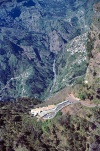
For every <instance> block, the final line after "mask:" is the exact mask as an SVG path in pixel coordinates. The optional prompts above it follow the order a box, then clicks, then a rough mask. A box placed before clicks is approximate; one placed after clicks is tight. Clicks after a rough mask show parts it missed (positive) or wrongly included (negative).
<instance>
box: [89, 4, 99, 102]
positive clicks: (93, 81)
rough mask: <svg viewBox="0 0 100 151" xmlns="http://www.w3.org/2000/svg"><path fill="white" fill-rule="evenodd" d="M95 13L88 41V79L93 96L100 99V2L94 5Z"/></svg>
mask: <svg viewBox="0 0 100 151" xmlns="http://www.w3.org/2000/svg"><path fill="white" fill-rule="evenodd" d="M94 13H95V14H94V16H93V21H92V26H91V29H90V32H89V36H88V42H87V56H88V60H89V61H88V63H89V65H88V68H87V72H86V81H87V85H88V89H89V91H90V95H91V97H92V98H94V99H100V3H98V4H97V5H95V6H94Z"/></svg>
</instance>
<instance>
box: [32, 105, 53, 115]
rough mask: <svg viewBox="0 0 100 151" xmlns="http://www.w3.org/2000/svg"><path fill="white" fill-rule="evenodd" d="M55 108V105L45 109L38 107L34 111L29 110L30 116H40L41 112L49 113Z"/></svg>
mask: <svg viewBox="0 0 100 151" xmlns="http://www.w3.org/2000/svg"><path fill="white" fill-rule="evenodd" d="M54 108H55V105H48V106H46V107H39V108H36V109H31V114H32V115H34V116H37V115H40V113H42V112H43V111H49V110H52V109H54Z"/></svg>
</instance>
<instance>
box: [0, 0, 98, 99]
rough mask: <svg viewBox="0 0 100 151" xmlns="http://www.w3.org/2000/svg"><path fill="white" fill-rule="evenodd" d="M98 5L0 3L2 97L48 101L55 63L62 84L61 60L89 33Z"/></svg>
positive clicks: (35, 0)
mask: <svg viewBox="0 0 100 151" xmlns="http://www.w3.org/2000/svg"><path fill="white" fill-rule="evenodd" d="M97 1H98V0H91V1H87V0H83V1H78V0H75V1H73V0H72V1H70V0H69V1H68V0H59V1H56V0H52V1H51V0H48V1H47V0H41V1H40V0H28V1H26V0H24V1H21V0H14V1H12V0H9V1H6V0H2V1H0V13H1V18H0V95H1V97H3V98H8V97H13V98H16V97H24V96H26V97H31V96H34V97H41V96H43V97H46V96H47V95H48V94H49V93H50V90H51V88H52V86H53V88H55V87H54V81H55V80H54V77H55V75H54V74H55V72H54V66H53V65H54V60H55V67H56V68H58V73H59V79H61V80H62V79H64V78H60V70H62V67H60V66H58V64H60V59H59V57H60V55H61V53H62V54H63V53H64V51H65V50H66V44H67V43H68V42H69V41H70V40H72V39H73V38H75V37H76V36H80V35H81V34H84V33H86V32H87V31H88V29H89V25H90V22H91V16H92V13H93V10H92V6H93V4H94V2H97ZM83 43H84V42H83ZM69 55H70V54H69ZM60 58H61V59H63V58H62V57H60ZM72 58H73V57H72ZM57 62H58V63H57ZM66 62H67V61H66V58H65V63H66ZM56 63H57V65H56ZM57 66H58V67H57ZM68 72H69V71H68ZM70 73H71V72H70ZM56 74H57V73H56ZM82 74H83V73H82ZM64 77H65V75H64ZM61 80H58V82H57V85H58V86H57V89H56V91H58V90H59V83H60V81H61ZM69 80H70V79H69ZM56 81H57V80H56ZM63 85H64V86H65V84H62V85H61V88H62V87H63Z"/></svg>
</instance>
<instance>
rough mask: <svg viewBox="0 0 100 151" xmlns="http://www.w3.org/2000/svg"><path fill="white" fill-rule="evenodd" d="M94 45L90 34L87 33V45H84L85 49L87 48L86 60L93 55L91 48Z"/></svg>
mask: <svg viewBox="0 0 100 151" xmlns="http://www.w3.org/2000/svg"><path fill="white" fill-rule="evenodd" d="M93 47H94V39H92V38H91V36H90V33H89V34H88V42H87V45H86V50H87V57H88V60H89V59H90V58H91V57H93V56H92V49H93Z"/></svg>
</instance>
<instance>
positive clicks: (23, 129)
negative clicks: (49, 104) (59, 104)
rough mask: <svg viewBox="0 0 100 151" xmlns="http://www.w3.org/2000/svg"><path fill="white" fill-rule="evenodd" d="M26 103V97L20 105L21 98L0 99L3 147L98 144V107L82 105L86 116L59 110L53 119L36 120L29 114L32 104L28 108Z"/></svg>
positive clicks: (51, 150) (29, 149)
mask: <svg viewBox="0 0 100 151" xmlns="http://www.w3.org/2000/svg"><path fill="white" fill-rule="evenodd" d="M24 100H25V99H24ZM34 101H35V100H34ZM13 103H14V104H16V106H13ZM25 104H26V103H25V101H23V100H22V102H21V105H19V100H18V101H17V102H6V103H5V102H1V103H0V107H1V110H0V138H2V140H0V151H7V150H9V151H12V150H13V151H22V150H24V151H44V150H48V151H62V150H66V151H67V150H68V151H72V149H73V148H74V151H83V150H84V151H85V150H87V151H88V149H89V144H91V145H92V144H93V143H94V144H95V146H96V148H97V147H98V143H97V142H99V136H98V132H99V128H98V126H97V125H98V123H99V122H100V119H99V118H98V117H99V114H100V109H99V108H97V107H96V108H93V109H87V108H86V109H85V108H84V109H82V108H81V106H80V109H81V110H82V111H81V112H82V113H83V112H85V113H87V114H86V115H85V114H84V115H85V116H84V117H85V118H82V117H81V112H78V115H76V114H74V115H70V114H64V115H63V114H62V113H61V112H58V114H57V115H56V116H55V117H54V118H53V119H51V120H46V121H40V120H38V121H37V119H36V118H35V117H31V115H29V113H28V112H29V109H30V107H29V106H28V107H27V108H26V106H25ZM29 104H30V105H31V103H30V101H29ZM95 120H96V123H95ZM94 130H95V132H94ZM61 149H62V150H61Z"/></svg>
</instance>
